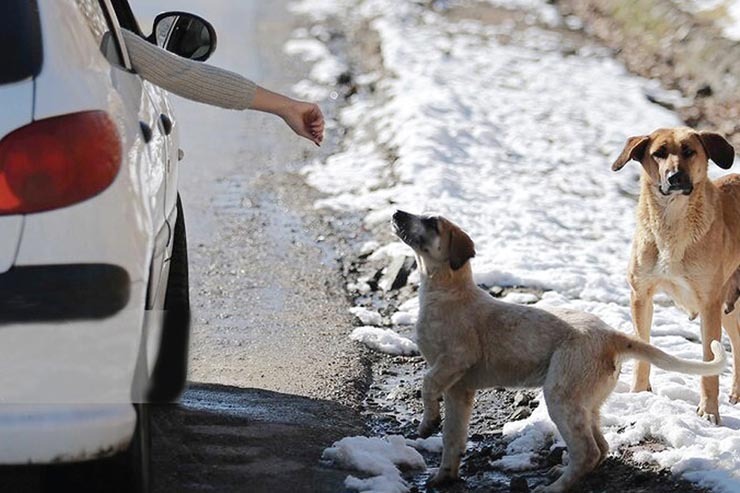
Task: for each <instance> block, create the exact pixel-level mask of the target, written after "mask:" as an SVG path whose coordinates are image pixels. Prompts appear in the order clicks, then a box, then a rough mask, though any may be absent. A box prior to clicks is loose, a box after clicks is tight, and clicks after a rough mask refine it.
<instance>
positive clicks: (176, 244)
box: [148, 195, 190, 403]
mask: <svg viewBox="0 0 740 493" xmlns="http://www.w3.org/2000/svg"><path fill="white" fill-rule="evenodd" d="M162 323H163V326H162V342H161V345H160V350H159V355H158V357H157V362H156V363H155V365H154V369H153V371H152V376H151V381H150V386H149V392H148V401H149V402H157V403H167V402H174V401H176V400H177V399H178V398H179V397H180V394H182V391H183V389H184V388H185V382H186V380H187V373H188V346H189V343H190V282H189V273H188V245H187V235H186V232H185V215H184V212H183V207H182V201H181V200H180V196H179V195H178V197H177V220H176V221H175V231H174V238H173V245H172V256H171V258H170V271H169V277H168V279H167V290H166V293H165V300H164V317H163V320H162Z"/></svg>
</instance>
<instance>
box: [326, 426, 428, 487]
mask: <svg viewBox="0 0 740 493" xmlns="http://www.w3.org/2000/svg"><path fill="white" fill-rule="evenodd" d="M321 458H322V459H323V460H325V461H329V462H332V463H333V464H335V465H337V466H339V467H343V468H347V469H354V470H357V471H360V472H363V473H365V474H367V475H369V476H370V477H368V478H366V479H360V478H357V477H355V476H348V477H347V479H346V480H345V483H344V485H345V486H346V487H347V488H348V489H351V490H357V491H364V492H377V493H406V492H408V491H409V487H408V484H407V483H406V481H404V479H403V478H402V477H401V471H400V470H399V467H402V468H404V469H421V470H424V469H426V462H424V458H423V457H422V456H421V454H420V453H419V452H417V451H416V450H415V449H414V448H413V447H410V446H409V445H407V444H406V439H405V438H404V437H402V436H397V435H393V436H387V437H384V438H369V437H362V436H357V437H346V438H342V439H341V440H339V441H338V442H335V443H334V444H333V445H332V446H331V447H329V448H327V449H325V450H324V453H323V454H322V457H321Z"/></svg>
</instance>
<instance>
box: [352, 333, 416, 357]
mask: <svg viewBox="0 0 740 493" xmlns="http://www.w3.org/2000/svg"><path fill="white" fill-rule="evenodd" d="M349 338H350V339H352V340H353V341H358V342H361V343H363V344H364V345H366V346H367V347H369V348H370V349H375V350H376V351H380V352H382V353H387V354H403V355H409V356H410V355H415V354H419V348H417V347H416V343H415V342H414V341H412V340H411V339H408V338H406V337H403V336H400V335H398V334H397V333H396V332H395V331H393V330H391V329H382V328H380V327H372V326H365V327H358V328H356V329H355V330H353V331H352V334H350V336H349Z"/></svg>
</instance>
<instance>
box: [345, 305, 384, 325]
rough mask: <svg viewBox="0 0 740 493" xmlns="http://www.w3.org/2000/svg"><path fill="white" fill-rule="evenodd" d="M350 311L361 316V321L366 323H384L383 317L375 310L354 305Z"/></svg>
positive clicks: (358, 316) (356, 315)
mask: <svg viewBox="0 0 740 493" xmlns="http://www.w3.org/2000/svg"><path fill="white" fill-rule="evenodd" d="M349 312H350V313H351V314H352V315H354V316H355V317H357V318H359V319H360V322H362V323H363V324H365V325H381V324H382V323H383V317H382V316H380V313H378V312H376V311H375V310H368V309H367V308H364V307H362V306H354V307H352V308H350V309H349Z"/></svg>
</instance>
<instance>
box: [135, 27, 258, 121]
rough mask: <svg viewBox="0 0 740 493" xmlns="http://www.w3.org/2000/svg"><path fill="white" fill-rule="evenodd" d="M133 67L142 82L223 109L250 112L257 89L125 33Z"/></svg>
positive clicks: (247, 82) (245, 81)
mask: <svg viewBox="0 0 740 493" xmlns="http://www.w3.org/2000/svg"><path fill="white" fill-rule="evenodd" d="M122 31H123V38H124V42H125V43H126V49H127V50H128V55H129V58H130V59H131V65H132V67H133V69H134V71H136V73H138V74H139V75H140V76H141V77H142V78H144V79H145V80H147V81H149V82H151V83H152V84H155V85H157V86H159V87H161V88H163V89H165V90H167V91H170V92H172V93H175V94H177V95H178V96H182V97H183V98H186V99H190V100H193V101H197V102H199V103H205V104H209V105H213V106H219V107H221V108H226V109H233V110H245V109H248V108H250V106H251V105H252V100H253V99H254V93H255V90H256V88H257V85H256V84H255V83H254V82H252V81H251V80H249V79H246V78H244V77H242V76H241V75H239V74H235V73H234V72H229V71H228V70H224V69H221V68H218V67H214V66H212V65H207V64H205V63H202V62H196V61H193V60H189V59H187V58H183V57H180V56H177V55H175V54H172V53H170V52H168V51H166V50H164V49H162V48H160V47H158V46H155V45H153V44H151V43H150V42H148V41H147V40H145V39H142V38H141V37H139V36H137V35H136V34H134V33H132V32H131V31H127V30H125V29H122Z"/></svg>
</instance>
